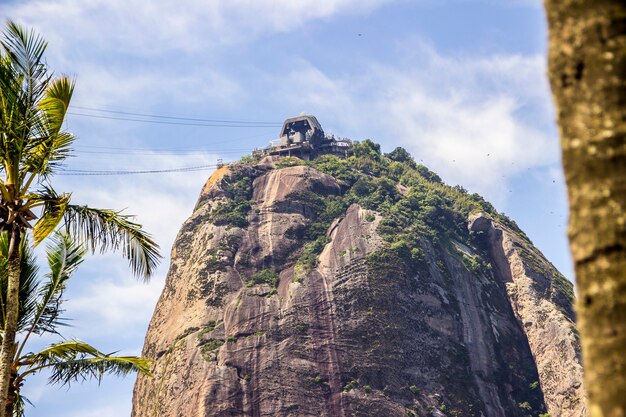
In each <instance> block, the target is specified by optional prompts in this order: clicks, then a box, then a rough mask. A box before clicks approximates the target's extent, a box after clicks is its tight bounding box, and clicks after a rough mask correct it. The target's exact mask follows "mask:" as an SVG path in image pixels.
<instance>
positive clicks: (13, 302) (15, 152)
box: [0, 21, 160, 417]
mask: <svg viewBox="0 0 626 417" xmlns="http://www.w3.org/2000/svg"><path fill="white" fill-rule="evenodd" d="M46 45H47V44H46V42H45V41H44V40H43V39H42V38H41V37H40V36H38V35H36V34H35V33H34V32H32V31H30V32H28V31H26V30H25V29H24V28H23V27H21V26H19V25H17V24H15V23H13V22H11V21H9V22H7V24H6V28H5V30H4V32H3V34H2V39H0V232H1V233H2V234H3V235H6V236H7V242H8V243H7V245H8V247H7V256H6V258H7V274H8V283H7V291H6V302H5V306H4V307H5V311H4V326H3V333H2V350H1V351H0V417H6V415H5V407H2V406H1V405H3V404H7V400H8V389H9V383H10V377H11V365H12V363H13V357H14V354H15V352H16V345H15V334H16V331H17V330H18V318H19V312H18V309H19V289H20V276H21V273H20V271H21V261H20V259H21V258H20V247H21V244H20V242H21V241H22V240H23V239H24V235H25V233H26V231H27V230H28V229H30V228H31V223H30V222H31V221H34V220H36V219H37V218H38V220H37V222H36V223H34V225H33V226H32V228H33V232H32V233H33V240H34V244H39V243H40V242H41V241H43V240H44V239H45V238H46V237H47V236H48V235H49V234H50V233H51V232H52V231H54V230H55V229H56V228H57V227H59V226H60V225H61V226H63V227H64V228H65V229H66V231H67V232H68V233H70V234H71V235H72V236H73V237H74V238H76V239H78V240H79V241H81V242H84V243H85V244H86V246H87V247H88V249H89V250H91V251H92V252H93V251H95V250H96V249H100V250H101V251H105V250H109V249H112V250H121V251H122V253H123V254H124V256H125V257H126V258H127V259H128V260H129V262H130V266H131V268H132V270H133V272H134V273H135V274H136V275H138V276H141V277H143V278H144V279H148V278H149V277H150V275H151V274H152V273H153V271H154V269H155V267H156V265H157V264H158V260H159V258H160V255H159V253H158V245H157V244H156V243H155V242H154V241H153V240H152V239H151V237H150V236H149V235H148V234H146V233H145V232H144V231H143V230H142V229H141V226H140V225H139V224H137V223H135V222H133V221H132V217H131V216H128V215H123V214H121V213H120V212H116V211H113V210H102V209H93V208H90V207H87V206H81V205H74V204H70V197H71V194H69V193H68V194H64V193H57V192H56V191H55V190H54V188H53V187H52V186H51V184H50V179H51V177H52V176H53V174H54V173H55V172H56V171H57V170H58V169H59V167H60V165H61V164H62V163H63V161H64V160H65V159H66V158H68V157H69V156H71V154H72V149H71V145H72V143H73V141H74V136H73V135H72V134H70V133H68V132H66V131H64V130H63V129H62V125H63V121H64V120H65V115H66V113H67V110H68V107H69V104H70V100H71V98H72V92H73V90H74V82H73V81H72V80H71V79H70V78H68V77H65V76H60V77H53V76H52V75H50V74H49V72H48V69H47V66H46V64H45V62H44V60H43V54H44V52H45V50H46ZM35 213H38V214H39V216H38V217H37V216H36V215H35Z"/></svg>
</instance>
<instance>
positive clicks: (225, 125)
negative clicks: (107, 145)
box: [67, 112, 280, 128]
mask: <svg viewBox="0 0 626 417" xmlns="http://www.w3.org/2000/svg"><path fill="white" fill-rule="evenodd" d="M67 114H71V115H73V116H83V117H93V118H96V119H108V120H123V121H127V122H140V123H153V124H161V125H176V126H201V127H244V128H262V127H271V128H275V127H277V126H280V125H278V124H276V125H266V124H256V125H253V124H220V123H184V122H173V121H163V120H150V119H136V118H129V117H117V116H104V115H95V114H86V113H76V112H67Z"/></svg>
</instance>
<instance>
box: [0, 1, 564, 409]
mask: <svg viewBox="0 0 626 417" xmlns="http://www.w3.org/2000/svg"><path fill="white" fill-rule="evenodd" d="M0 16H2V17H10V18H12V19H15V20H17V21H19V22H21V23H23V24H26V25H28V26H31V27H34V28H35V29H36V30H37V31H38V32H40V33H41V34H42V35H43V36H44V37H45V38H46V39H47V40H48V41H49V43H50V44H49V48H48V55H47V57H48V63H49V65H50V67H51V68H53V69H54V70H55V72H56V73H59V74H60V73H64V74H70V75H73V76H75V78H76V80H77V87H76V93H75V97H74V101H73V104H74V105H75V106H76V107H75V108H74V109H73V110H72V112H73V113H75V114H73V115H70V116H69V118H68V122H67V127H68V129H69V130H70V131H72V132H74V133H75V134H76V135H77V136H78V138H79V139H78V141H77V143H76V151H77V152H76V154H77V157H76V158H74V159H73V160H71V161H70V162H69V163H68V168H71V169H95V170H100V169H102V170H116V169H122V170H129V169H130V170H143V169H168V168H179V167H188V166H196V165H206V164H214V163H215V161H216V160H217V158H222V159H223V160H224V161H230V160H235V159H238V158H239V157H240V156H241V155H243V154H247V153H249V152H250V150H252V149H254V148H255V147H262V146H265V145H266V144H267V142H268V141H269V140H272V139H275V138H276V137H277V135H278V130H279V128H278V127H276V126H273V125H272V126H267V127H265V126H263V127H261V126H260V125H259V124H253V126H255V127H246V128H242V127H237V128H233V127H221V128H220V127H208V126H183V125H169V124H150V123H140V122H132V121H124V120H113V119H105V118H101V117H88V116H83V115H79V114H78V113H81V114H91V115H96V116H114V117H115V116H116V115H117V116H120V114H116V113H110V112H109V113H107V112H105V111H122V112H131V113H145V114H156V115H165V116H175V117H196V118H202V119H220V120H238V121H263V122H271V123H274V124H280V123H282V121H283V120H284V119H285V118H287V117H290V116H294V115H298V114H300V113H301V112H306V113H310V114H315V115H316V116H317V117H318V119H319V120H320V122H321V124H322V126H323V127H324V129H325V131H326V132H332V133H334V134H336V135H339V136H344V137H349V138H352V139H357V140H358V139H365V138H371V139H373V140H375V141H377V142H379V143H381V144H382V147H383V150H385V151H390V150H392V149H393V148H394V147H396V146H403V147H405V148H407V149H408V150H409V151H410V152H411V153H412V154H413V155H414V157H415V158H416V160H418V161H421V162H423V163H424V164H425V165H427V166H428V167H429V168H431V169H433V170H434V171H435V172H437V173H438V174H440V175H441V176H442V178H443V179H444V180H445V181H446V182H448V183H449V184H452V185H454V184H460V185H462V186H464V187H465V188H466V189H468V190H469V191H470V192H478V193H480V194H482V195H483V196H485V197H486V198H487V199H488V200H490V201H491V202H493V203H494V205H495V206H496V207H497V208H498V210H500V211H503V212H505V213H506V214H507V215H509V216H510V217H511V218H513V219H514V220H516V221H517V222H518V224H519V225H520V226H521V227H522V229H523V230H525V231H526V233H527V234H528V235H529V236H530V238H531V239H532V240H533V242H534V243H535V244H536V245H537V246H538V247H539V248H540V249H541V250H542V251H543V252H544V254H545V255H546V256H547V257H548V259H550V260H551V261H552V262H553V263H554V264H555V265H556V266H557V268H559V269H560V270H561V271H562V272H563V273H564V274H565V275H566V276H568V277H570V278H571V277H572V267H571V261H570V258H569V254H568V252H567V242H566V235H565V233H566V226H565V224H566V206H565V190H564V185H563V179H562V174H561V170H560V165H559V164H560V161H559V158H560V155H559V149H558V138H557V131H556V128H555V124H554V117H555V116H554V110H553V108H552V103H551V98H550V93H549V90H548V84H547V80H546V77H545V72H546V65H545V61H546V60H545V55H546V38H547V35H546V27H545V23H544V16H543V10H542V9H541V4H540V1H539V0H482V1H481V0H439V1H435V0H358V1H357V0H321V1H320V0H318V1H313V0H214V1H210V2H209V1H206V0H204V1H202V0H183V1H180V2H170V1H166V0H152V1H150V2H146V1H143V0H89V1H79V0H45V1H44V0H38V1H35V0H21V1H8V2H7V1H6V0H3V1H2V3H1V4H0ZM86 108H91V109H97V110H88V109H86ZM123 117H126V118H128V116H123ZM160 120H161V121H163V120H164V119H160ZM209 174H210V170H207V171H201V172H191V173H171V174H160V175H128V176H120V177H114V176H112V177H82V176H59V177H57V178H56V179H55V184H56V187H57V188H58V190H60V191H70V190H71V191H72V192H73V201H74V202H77V203H87V204H90V205H93V206H96V207H107V208H115V209H123V208H126V209H127V212H128V213H133V214H138V215H139V217H138V218H137V220H138V221H139V222H140V223H142V224H144V225H145V227H146V229H147V230H148V231H150V232H151V233H153V234H154V236H155V237H156V239H157V241H158V242H159V243H160V244H161V246H162V249H163V254H164V255H165V259H164V261H163V264H162V266H161V268H160V269H159V271H158V274H157V276H156V277H155V278H154V279H153V280H152V281H151V283H149V284H143V283H140V282H137V281H136V280H134V279H133V277H132V276H131V274H130V272H129V270H128V268H127V267H126V264H125V263H124V261H123V260H121V257H120V256H118V255H115V254H106V255H102V256H94V257H92V258H90V259H89V260H88V262H86V263H85V265H84V266H83V267H82V269H81V270H80V271H79V272H78V274H77V276H76V277H75V278H74V279H73V282H71V285H70V288H69V290H68V292H67V298H68V301H67V303H66V304H65V306H66V310H67V312H66V314H67V316H68V317H71V318H72V319H73V327H71V328H69V329H67V331H66V332H65V335H66V336H67V337H77V338H80V339H83V340H86V341H89V342H91V343H93V344H94V345H96V346H100V347H102V349H103V350H107V351H113V350H120V349H121V352H122V353H139V352H140V350H141V346H142V343H143V337H144V333H145V330H146V327H147V324H148V321H149V319H150V316H151V314H152V310H153V308H154V305H155V303H156V300H157V298H158V296H159V294H160V291H161V288H162V285H163V282H164V277H165V274H166V273H167V267H168V262H169V259H168V255H169V250H170V247H171V244H172V241H173V240H174V237H175V235H176V232H177V231H178V228H179V227H180V225H181V224H182V222H183V221H184V219H185V218H186V217H187V216H189V214H190V212H191V210H192V208H193V205H194V203H195V199H196V198H197V194H198V192H199V190H200V188H201V187H202V184H203V183H204V181H205V180H206V178H207V177H208V176H209ZM50 341H51V340H43V341H40V342H39V343H41V344H45V343H48V342H50ZM35 347H36V346H33V348H35ZM133 383H134V377H130V378H127V379H125V380H117V379H115V378H109V379H107V380H105V381H104V382H103V383H102V385H101V386H100V387H98V385H97V384H96V383H88V384H83V385H75V386H73V387H72V388H71V389H70V390H67V389H65V388H62V389H58V388H55V387H48V386H46V383H45V378H43V377H40V378H35V379H32V380H30V381H27V385H26V386H25V388H24V392H25V394H26V395H27V396H28V397H30V399H31V400H32V401H33V402H34V403H35V405H36V407H35V408H32V409H30V410H29V412H28V415H29V416H31V417H43V416H46V417H57V416H58V417H60V416H64V417H68V416H69V417H74V416H81V417H104V416H123V415H129V412H130V407H131V406H130V404H131V396H132V385H133Z"/></svg>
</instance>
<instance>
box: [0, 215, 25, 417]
mask: <svg viewBox="0 0 626 417" xmlns="http://www.w3.org/2000/svg"><path fill="white" fill-rule="evenodd" d="M21 237H22V236H21V231H20V228H19V226H18V225H17V224H16V223H13V225H12V230H11V236H10V237H9V251H8V254H7V257H8V270H9V271H8V272H9V282H8V286H7V299H6V303H5V317H6V318H5V323H4V337H3V339H2V352H0V400H1V401H2V404H0V417H11V416H10V415H7V414H6V407H7V406H8V403H9V401H8V394H9V384H10V383H11V366H12V365H13V359H14V358H13V356H14V354H15V333H16V330H17V320H18V313H19V302H20V301H19V289H20V241H21Z"/></svg>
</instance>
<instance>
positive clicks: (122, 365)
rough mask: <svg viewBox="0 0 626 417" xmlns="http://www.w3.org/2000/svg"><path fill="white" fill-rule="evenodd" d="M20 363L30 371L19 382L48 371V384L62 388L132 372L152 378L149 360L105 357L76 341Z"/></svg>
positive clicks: (129, 357) (52, 347)
mask: <svg viewBox="0 0 626 417" xmlns="http://www.w3.org/2000/svg"><path fill="white" fill-rule="evenodd" d="M20 363H21V364H25V365H27V366H28V367H29V370H27V371H26V372H24V373H23V374H21V377H22V378H23V377H24V376H26V375H28V374H31V373H35V372H39V371H40V370H43V369H49V370H50V371H51V375H50V378H49V381H50V383H51V384H61V385H68V384H70V383H72V382H75V381H86V380H88V379H97V380H98V381H100V380H101V379H102V377H103V376H104V375H105V374H112V375H117V376H124V375H127V374H129V373H131V372H141V373H143V374H145V375H148V376H152V372H151V371H150V368H151V366H152V363H151V361H149V360H148V359H144V358H138V357H135V356H113V355H112V354H105V353H102V352H100V351H99V350H97V349H96V348H94V347H93V346H91V345H89V344H87V343H84V342H81V341H78V340H71V341H66V342H61V343H56V344H53V345H51V346H49V347H48V348H46V349H43V350H42V351H40V352H38V353H33V354H29V355H26V356H24V357H23V358H20Z"/></svg>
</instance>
